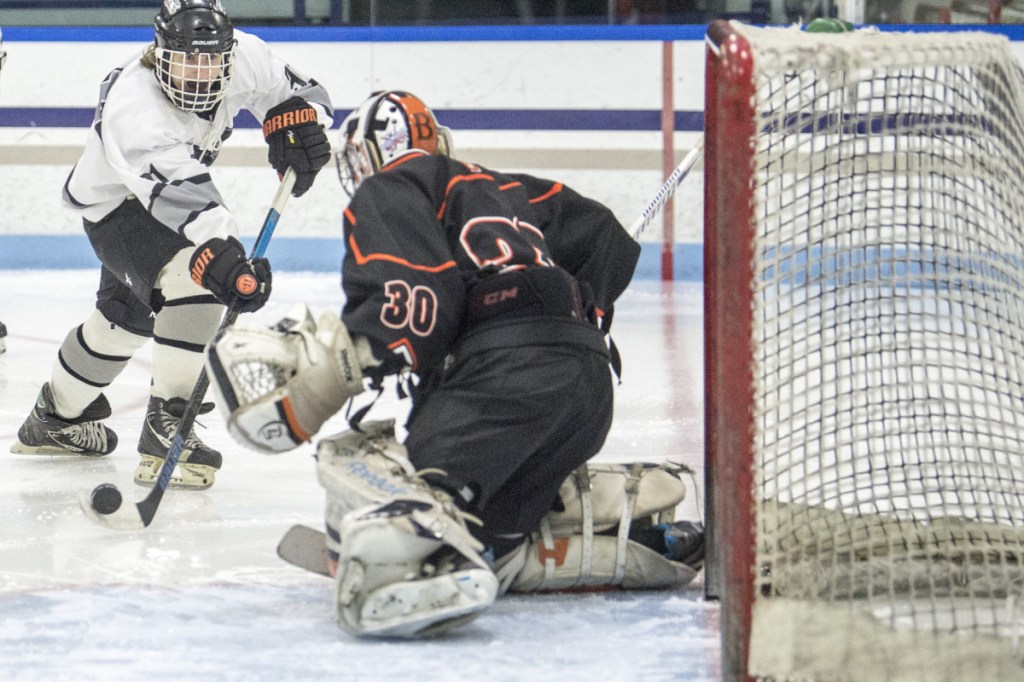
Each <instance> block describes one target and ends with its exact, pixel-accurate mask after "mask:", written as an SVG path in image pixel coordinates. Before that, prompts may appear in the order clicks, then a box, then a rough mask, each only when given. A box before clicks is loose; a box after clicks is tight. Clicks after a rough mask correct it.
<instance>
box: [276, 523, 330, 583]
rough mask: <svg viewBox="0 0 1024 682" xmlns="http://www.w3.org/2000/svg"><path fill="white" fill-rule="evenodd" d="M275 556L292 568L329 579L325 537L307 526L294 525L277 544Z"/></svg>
mask: <svg viewBox="0 0 1024 682" xmlns="http://www.w3.org/2000/svg"><path fill="white" fill-rule="evenodd" d="M277 556H279V557H281V558H282V559H284V560H285V561H287V562H288V563H290V564H291V565H292V566H298V567H299V568H301V569H303V570H306V571H309V572H311V573H316V574H317V575H322V576H324V577H325V578H330V577H331V571H330V569H329V568H328V563H327V562H328V559H327V535H325V534H324V533H323V532H321V531H318V530H316V529H313V528H310V527H309V526H303V525H300V524H296V525H294V526H292V527H291V528H289V529H288V531H287V532H286V533H285V534H284V536H283V537H282V538H281V541H280V542H278V543H277Z"/></svg>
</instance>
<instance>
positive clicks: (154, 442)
mask: <svg viewBox="0 0 1024 682" xmlns="http://www.w3.org/2000/svg"><path fill="white" fill-rule="evenodd" d="M186 405H187V403H186V402H185V400H184V399H183V398H171V399H170V400H163V399H161V398H156V397H151V398H150V399H149V407H148V408H147V409H146V423H145V424H143V425H142V435H141V436H140V437H139V454H140V455H142V459H141V460H140V461H139V466H138V467H136V469H135V482H136V483H138V484H139V485H143V486H147V487H152V486H153V484H154V482H155V481H156V479H157V477H158V476H159V475H160V467H161V466H163V463H164V458H165V457H167V452H168V450H170V448H171V442H172V441H173V440H174V435H175V433H176V432H177V430H178V423H179V422H180V421H181V417H182V415H183V414H185V407H186ZM212 409H213V403H203V406H202V407H201V408H200V410H199V413H200V414H206V413H207V412H209V411H211V410H212ZM222 461H223V458H222V457H221V455H220V453H219V452H217V451H216V450H214V449H213V448H210V447H208V446H207V445H206V444H205V443H203V441H201V440H199V438H198V437H197V436H196V432H195V429H194V428H193V429H192V430H191V431H189V433H188V435H187V436H186V437H185V449H184V450H182V451H181V458H180V459H178V465H177V466H176V467H175V468H174V474H173V475H172V476H171V480H170V483H169V484H168V487H169V488H177V489H181V490H206V489H207V488H209V487H210V486H211V485H213V480H214V476H215V474H216V471H217V469H220V465H221V462H222Z"/></svg>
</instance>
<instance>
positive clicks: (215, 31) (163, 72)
mask: <svg viewBox="0 0 1024 682" xmlns="http://www.w3.org/2000/svg"><path fill="white" fill-rule="evenodd" d="M153 27H154V30H155V46H154V48H153V61H154V71H155V73H156V76H157V80H158V81H159V82H160V87H161V88H162V89H163V91H164V94H166V95H167V97H168V99H170V100H171V102H172V103H173V104H174V106H176V107H178V108H179V109H181V110H183V111H191V112H206V111H211V110H213V109H214V108H215V107H216V106H217V104H218V103H219V102H220V101H221V99H223V98H224V94H225V92H226V90H227V86H228V81H229V79H230V78H231V67H232V62H233V59H234V49H235V37H234V27H233V26H232V24H231V20H230V19H229V18H228V16H227V14H226V13H225V12H224V7H223V5H221V3H220V0H164V3H163V6H162V7H161V8H160V13H159V14H157V16H156V18H155V19H154V20H153Z"/></svg>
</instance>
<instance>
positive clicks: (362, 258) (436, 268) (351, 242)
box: [348, 235, 455, 272]
mask: <svg viewBox="0 0 1024 682" xmlns="http://www.w3.org/2000/svg"><path fill="white" fill-rule="evenodd" d="M348 247H349V249H350V250H351V251H352V257H353V258H355V259H356V265H366V264H367V263H369V262H370V261H375V260H379V261H385V262H388V263H395V264H397V265H401V266H403V267H406V268H409V269H410V270H419V271H420V272H444V271H445V270H450V269H452V268H454V267H455V261H453V260H449V261H445V262H444V263H441V264H440V265H417V264H415V263H410V262H409V261H407V260H405V259H404V258H398V257H397V256H392V255H390V254H387V253H370V254H366V255H363V252H362V251H361V250H360V249H359V245H358V244H356V237H355V235H350V236H349V238H348Z"/></svg>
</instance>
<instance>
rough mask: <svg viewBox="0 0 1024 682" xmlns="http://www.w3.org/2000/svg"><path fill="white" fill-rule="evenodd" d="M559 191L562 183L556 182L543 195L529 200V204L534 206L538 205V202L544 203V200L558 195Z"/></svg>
mask: <svg viewBox="0 0 1024 682" xmlns="http://www.w3.org/2000/svg"><path fill="white" fill-rule="evenodd" d="M561 191H562V183H560V182H556V183H555V184H554V185H552V186H551V189H549V190H548V191H547V192H545V193H544V194H541V195H540V196H539V197H537V198H536V199H530V203H531V204H536V203H539V202H541V201H544V200H546V199H550V198H551V197H553V196H555V195H556V194H558V193H559V192H561Z"/></svg>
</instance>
